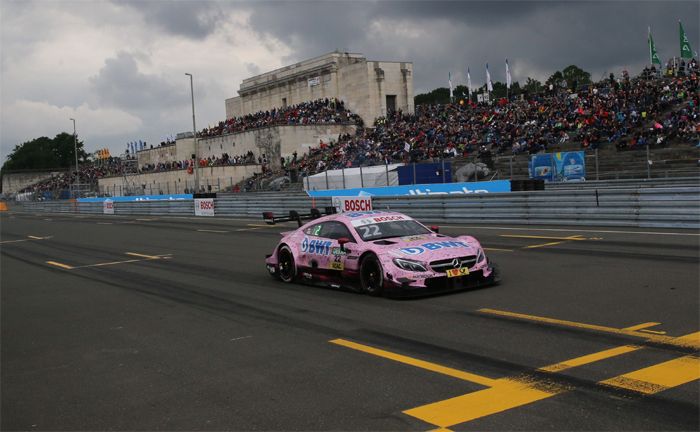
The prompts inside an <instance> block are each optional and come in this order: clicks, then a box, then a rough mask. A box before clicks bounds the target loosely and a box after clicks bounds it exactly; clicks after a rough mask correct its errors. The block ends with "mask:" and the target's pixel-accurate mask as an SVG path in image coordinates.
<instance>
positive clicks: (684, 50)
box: [678, 20, 693, 59]
mask: <svg viewBox="0 0 700 432" xmlns="http://www.w3.org/2000/svg"><path fill="white" fill-rule="evenodd" d="M678 29H679V31H680V41H681V58H683V59H691V58H693V50H692V49H690V42H688V36H686V35H685V30H683V24H681V20H678Z"/></svg>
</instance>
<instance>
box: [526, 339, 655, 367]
mask: <svg viewBox="0 0 700 432" xmlns="http://www.w3.org/2000/svg"><path fill="white" fill-rule="evenodd" d="M641 348H642V347H640V346H636V345H625V346H620V347H615V348H611V349H609V350H605V351H600V352H597V353H593V354H588V355H585V356H582V357H578V358H575V359H571V360H566V361H564V362H561V363H555V364H552V365H549V366H545V367H541V368H539V369H538V370H540V371H543V372H561V371H563V370H566V369H571V368H574V367H578V366H583V365H585V364H589V363H594V362H597V361H600V360H605V359H608V358H610V357H615V356H619V355H621V354H626V353H628V352H632V351H637V350H639V349H641Z"/></svg>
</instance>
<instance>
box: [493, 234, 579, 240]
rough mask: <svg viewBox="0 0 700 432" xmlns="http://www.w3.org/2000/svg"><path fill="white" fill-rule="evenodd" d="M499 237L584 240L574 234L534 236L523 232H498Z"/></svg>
mask: <svg viewBox="0 0 700 432" xmlns="http://www.w3.org/2000/svg"><path fill="white" fill-rule="evenodd" d="M499 237H514V238H527V239H544V240H579V241H581V240H586V239H585V238H581V236H580V235H574V236H569V237H551V236H536V235H524V234H522V235H521V234H499Z"/></svg>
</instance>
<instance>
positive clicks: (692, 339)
mask: <svg viewBox="0 0 700 432" xmlns="http://www.w3.org/2000/svg"><path fill="white" fill-rule="evenodd" d="M477 312H481V313H483V314H488V315H497V316H505V317H508V318H517V319H521V320H526V321H536V322H543V323H547V324H553V325H559V326H564V327H574V328H581V329H586V330H595V331H599V332H603V333H613V334H620V335H625V336H634V337H639V338H643V339H646V340H649V341H651V342H655V343H658V344H662V345H673V346H679V347H686V348H693V349H700V332H696V333H691V334H688V335H685V336H680V337H672V336H663V335H656V334H649V333H643V332H641V331H636V330H627V329H619V328H615V327H607V326H601V325H596V324H586V323H579V322H575V321H567V320H560V319H556V318H546V317H540V316H536V315H527V314H521V313H516V312H508V311H501V310H496V309H489V308H483V309H478V310H477Z"/></svg>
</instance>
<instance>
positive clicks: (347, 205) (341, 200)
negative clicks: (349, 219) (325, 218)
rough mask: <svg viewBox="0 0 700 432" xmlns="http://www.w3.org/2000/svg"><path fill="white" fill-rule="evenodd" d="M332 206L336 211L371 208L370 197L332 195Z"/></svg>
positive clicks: (367, 209) (368, 209)
mask: <svg viewBox="0 0 700 432" xmlns="http://www.w3.org/2000/svg"><path fill="white" fill-rule="evenodd" d="M333 206H334V207H335V209H336V211H337V212H338V213H344V212H349V211H352V212H358V211H370V210H372V197H357V198H348V197H333Z"/></svg>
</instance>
